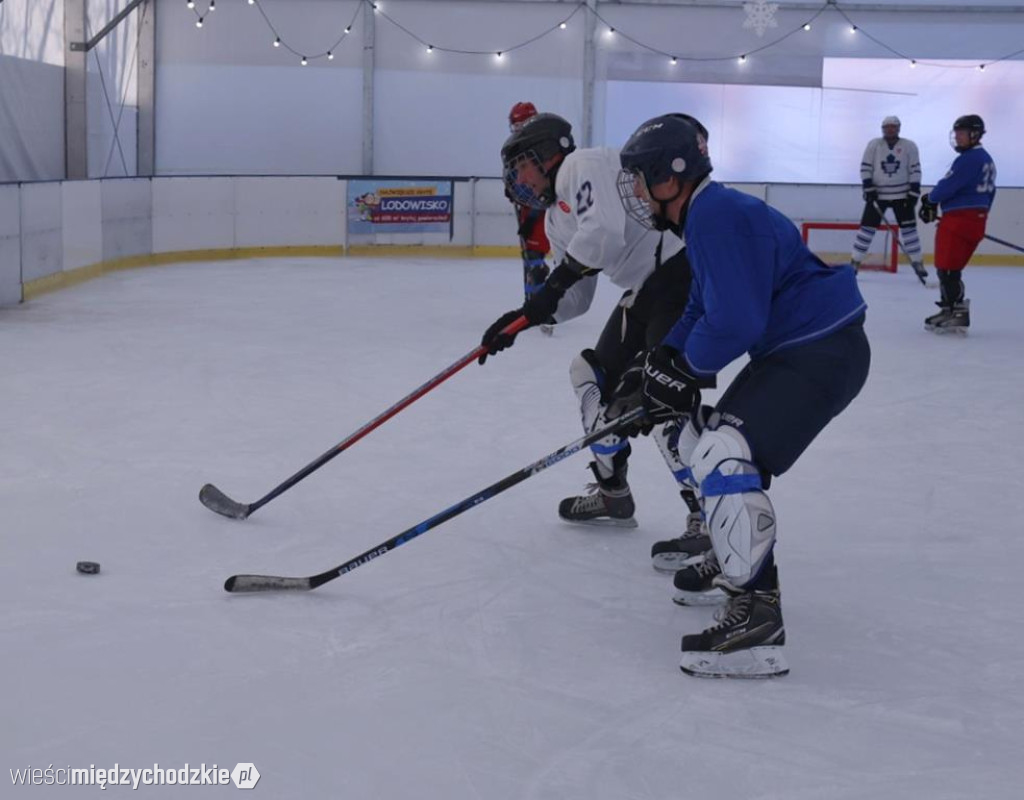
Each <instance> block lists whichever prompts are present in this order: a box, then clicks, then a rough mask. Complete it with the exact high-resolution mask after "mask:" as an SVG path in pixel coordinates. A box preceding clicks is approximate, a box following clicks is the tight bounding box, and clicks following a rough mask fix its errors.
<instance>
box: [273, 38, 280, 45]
mask: <svg viewBox="0 0 1024 800" xmlns="http://www.w3.org/2000/svg"><path fill="white" fill-rule="evenodd" d="M280 46H281V37H280V36H278V37H277V38H276V39H274V47H280Z"/></svg>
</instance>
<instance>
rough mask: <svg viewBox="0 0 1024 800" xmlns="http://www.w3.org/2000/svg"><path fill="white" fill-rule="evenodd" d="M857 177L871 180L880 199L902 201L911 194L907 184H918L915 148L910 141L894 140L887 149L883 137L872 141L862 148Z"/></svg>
mask: <svg viewBox="0 0 1024 800" xmlns="http://www.w3.org/2000/svg"><path fill="white" fill-rule="evenodd" d="M860 177H861V180H862V181H866V180H870V181H871V182H872V183H873V184H874V185H875V186H876V187H877V189H878V199H879V200H901V199H903V198H904V197H906V196H907V192H908V191H910V184H912V183H916V184H918V187H920V184H921V159H920V157H919V156H918V154H917V145H916V144H914V143H913V142H912V141H910V139H897V140H896V143H895V144H894V145H893V146H892V147H890V146H889V143H888V142H886V141H885V138H884V137H879V138H877V139H872V140H871V141H870V142H868V146H867V147H866V148H864V158H862V159H861V164H860Z"/></svg>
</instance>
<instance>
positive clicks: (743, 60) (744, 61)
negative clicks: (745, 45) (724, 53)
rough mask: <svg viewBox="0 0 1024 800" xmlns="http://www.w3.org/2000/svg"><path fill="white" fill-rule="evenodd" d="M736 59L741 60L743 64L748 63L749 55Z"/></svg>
mask: <svg viewBox="0 0 1024 800" xmlns="http://www.w3.org/2000/svg"><path fill="white" fill-rule="evenodd" d="M736 60H737V61H739V62H740V63H741V64H746V63H747V57H746V56H745V55H742V56H740V57H739V58H737V59H736Z"/></svg>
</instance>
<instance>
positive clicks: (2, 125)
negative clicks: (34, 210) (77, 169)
mask: <svg viewBox="0 0 1024 800" xmlns="http://www.w3.org/2000/svg"><path fill="white" fill-rule="evenodd" d="M63 37H64V2H63V0H5V2H3V3H0V183H3V182H5V181H16V180H53V179H58V178H61V177H63V176H64V71H63V66H64V49H63V47H64V38H63Z"/></svg>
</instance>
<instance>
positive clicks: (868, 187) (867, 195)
mask: <svg viewBox="0 0 1024 800" xmlns="http://www.w3.org/2000/svg"><path fill="white" fill-rule="evenodd" d="M864 202H865V203H877V202H878V187H876V186H875V185H874V184H873V183H872V182H871V181H869V180H868V181H864Z"/></svg>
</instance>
